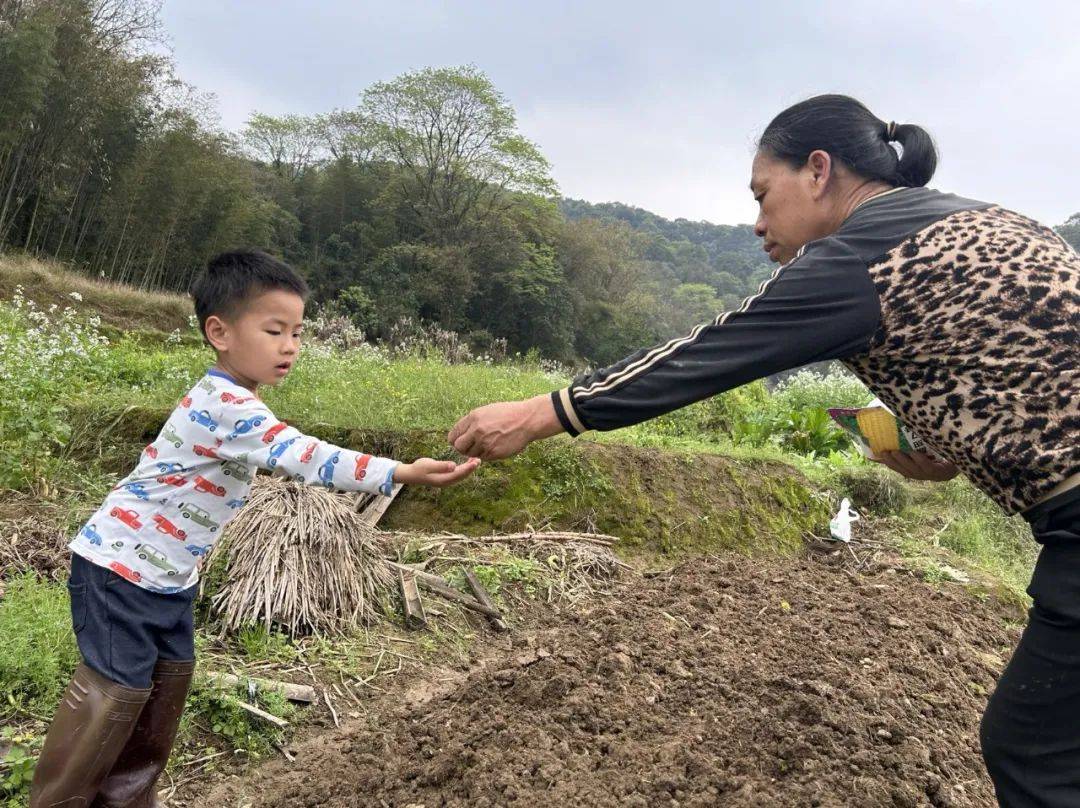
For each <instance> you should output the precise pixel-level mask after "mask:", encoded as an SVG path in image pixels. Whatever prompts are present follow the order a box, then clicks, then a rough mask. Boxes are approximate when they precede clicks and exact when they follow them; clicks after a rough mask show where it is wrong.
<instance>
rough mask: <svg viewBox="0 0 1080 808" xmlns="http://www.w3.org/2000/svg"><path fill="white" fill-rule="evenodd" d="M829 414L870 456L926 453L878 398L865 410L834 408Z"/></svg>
mask: <svg viewBox="0 0 1080 808" xmlns="http://www.w3.org/2000/svg"><path fill="white" fill-rule="evenodd" d="M829 415H830V416H832V419H833V420H834V421H836V423H837V424H839V425H840V427H841V428H842V429H843V430H844V431H845V432H847V433H848V434H850V435H851V436H852V437H853V438H854V439H855V445H856V446H858V447H859V451H861V452H862V453H863V454H864V455H866V456H867V457H870V458H873V457H876V456H877V453H878V452H904V453H910V452H925V451H927V447H926V444H925V443H923V441H922V440H921V439H920V438H919V436H918V435H916V434H915V433H914V432H912V431H911V430H910V429H908V428H907V427H906V426H904V424H903V423H901V421H900V419H898V418H897V417H896V416H895V415H893V414H892V412H891V411H890V410H889V409H888V407H886V406H885V405H884V404H882V403H881V402H880V401H878V400H877V399H874V400H873V401H871V402H870V404H869V405H868V406H866V407H857V408H853V407H834V408H832V409H830V410H829Z"/></svg>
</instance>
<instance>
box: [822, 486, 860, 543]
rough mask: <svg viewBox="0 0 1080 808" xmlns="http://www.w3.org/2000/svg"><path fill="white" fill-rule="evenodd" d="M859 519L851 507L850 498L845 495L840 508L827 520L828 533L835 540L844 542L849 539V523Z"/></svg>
mask: <svg viewBox="0 0 1080 808" xmlns="http://www.w3.org/2000/svg"><path fill="white" fill-rule="evenodd" d="M857 521H859V514H858V512H857V511H855V510H854V509H853V508H852V507H851V500H849V499H847V498H846V497H845V498H844V499H843V500H842V501H841V502H840V510H838V511H837V512H836V516H834V517H833V518H832V521H831V522H829V533H830V534H831V535H832V537H833V539H835V540H836V541H842V542H844V543H845V544H847V543H848V542H850V541H851V523H852V522H857Z"/></svg>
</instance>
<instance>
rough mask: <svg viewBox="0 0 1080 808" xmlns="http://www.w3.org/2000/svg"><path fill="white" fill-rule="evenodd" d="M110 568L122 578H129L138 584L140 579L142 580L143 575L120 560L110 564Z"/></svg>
mask: <svg viewBox="0 0 1080 808" xmlns="http://www.w3.org/2000/svg"><path fill="white" fill-rule="evenodd" d="M109 569H111V570H112V571H113V572H115V573H116V574H117V575H119V576H121V577H122V578H127V579H128V580H129V581H131V582H132V583H133V584H137V583H138V582H139V581H141V580H142V575H140V574H139V573H137V572H135V570H133V569H131V568H129V567H125V566H124V565H123V564H121V563H120V562H119V561H114V562H113V563H111V564H110V565H109Z"/></svg>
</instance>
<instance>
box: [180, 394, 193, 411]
mask: <svg viewBox="0 0 1080 808" xmlns="http://www.w3.org/2000/svg"><path fill="white" fill-rule="evenodd" d="M180 406H181V407H183V408H184V409H187V408H188V407H190V406H191V396H184V397H183V398H182V399H180Z"/></svg>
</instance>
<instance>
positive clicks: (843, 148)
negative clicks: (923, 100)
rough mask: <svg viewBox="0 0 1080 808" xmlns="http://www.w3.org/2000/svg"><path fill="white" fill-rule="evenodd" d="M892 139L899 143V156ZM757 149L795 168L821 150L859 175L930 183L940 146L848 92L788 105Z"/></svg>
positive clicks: (919, 129) (907, 183) (912, 183)
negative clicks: (882, 115) (876, 112)
mask: <svg viewBox="0 0 1080 808" xmlns="http://www.w3.org/2000/svg"><path fill="white" fill-rule="evenodd" d="M892 142H897V143H899V144H900V146H901V150H902V151H901V153H900V154H897V151H896V149H894V148H893V147H892V146H891V145H890V143H892ZM758 148H759V149H761V150H763V151H765V152H767V153H769V154H770V155H772V156H773V157H777V158H779V159H781V160H784V161H785V162H787V163H788V164H789V165H791V166H792V167H793V168H801V167H802V166H804V165H806V160H807V158H808V157H809V156H810V153H811V152H813V151H816V150H818V149H820V150H822V151H825V152H828V153H829V156H830V157H832V159H833V160H838V161H840V162H841V163H843V164H844V165H845V166H847V167H848V168H849V169H851V170H852V171H853V172H855V173H856V174H858V175H859V176H860V177H865V178H867V179H874V180H882V181H884V182H887V183H889V184H890V185H903V186H911V187H914V186H922V185H926V183H928V182H930V178H931V177H933V176H934V169H936V168H937V149H936V148H935V147H934V141H933V140H932V139H931V138H930V135H929V133H928V132H927V131H926V130H925V129H923V128H922V127H921V126H915V125H914V124H910V123H904V124H896V123H886V122H885V121H883V120H881V119H880V118H878V117H877V116H876V115H874V113H872V112H871V111H870V110H869V109H867V108H866V106H865V105H863V104H862V103H860V102H859V101H856V100H855V99H854V98H851V97H850V96H846V95H818V96H815V97H813V98H808V99H807V100H805V101H801V102H799V103H798V104H795V105H794V106H792V107H788V108H787V109H785V110H784V111H783V112H781V113H780V114H779V115H777V116H776V117H775V118H773V119H772V122H771V123H770V124H769V125H768V126H767V127H765V131H764V133H762V135H761V138H760V139H759V140H758Z"/></svg>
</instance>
